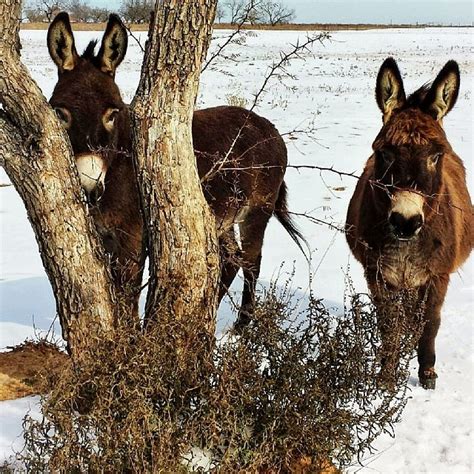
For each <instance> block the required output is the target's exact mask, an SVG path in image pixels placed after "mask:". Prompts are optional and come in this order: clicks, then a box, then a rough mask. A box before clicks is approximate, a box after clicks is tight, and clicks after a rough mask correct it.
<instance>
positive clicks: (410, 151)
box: [346, 58, 474, 388]
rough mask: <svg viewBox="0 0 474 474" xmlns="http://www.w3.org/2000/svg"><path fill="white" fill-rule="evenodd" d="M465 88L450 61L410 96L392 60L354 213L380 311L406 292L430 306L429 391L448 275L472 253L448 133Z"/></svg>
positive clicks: (424, 338) (355, 248) (360, 252)
mask: <svg viewBox="0 0 474 474" xmlns="http://www.w3.org/2000/svg"><path fill="white" fill-rule="evenodd" d="M459 85H460V76H459V68H458V65H457V63H456V62H454V61H449V62H448V63H447V64H446V65H445V66H444V68H443V69H442V70H441V72H440V73H439V75H438V76H437V78H436V79H435V81H434V82H433V84H432V85H431V86H430V87H428V86H423V87H422V88H420V89H419V90H418V91H416V92H415V93H414V94H412V95H411V96H409V97H408V98H406V97H405V92H404V88H403V82H402V79H401V75H400V72H399V69H398V66H397V64H396V63H395V61H394V60H393V59H392V58H388V59H387V60H386V61H385V62H384V63H383V65H382V67H381V69H380V71H379V74H378V78H377V86H376V98H377V103H378V105H379V107H380V109H381V111H382V113H383V127H382V129H381V131H380V132H379V134H378V136H377V138H376V139H375V141H374V143H373V150H374V153H373V154H372V156H371V157H370V158H369V160H368V161H367V164H366V166H365V169H364V172H363V174H362V176H361V178H360V180H359V182H358V184H357V187H356V190H355V192H354V195H353V196H352V199H351V202H350V205H349V210H348V214H347V225H346V226H347V240H348V243H349V246H350V248H351V250H352V252H353V253H354V255H355V257H356V258H357V259H358V260H359V261H360V262H361V263H362V265H363V266H364V269H365V274H366V278H367V281H368V285H369V288H370V290H371V292H372V294H373V296H374V300H375V303H376V304H377V306H378V309H379V313H380V314H384V313H385V312H386V309H387V308H386V307H387V304H388V303H387V302H388V301H389V300H390V296H391V295H394V294H395V293H396V292H399V291H401V290H406V289H409V290H413V291H415V292H416V295H417V296H416V297H417V298H419V300H423V301H424V302H425V303H424V328H423V332H422V334H421V337H420V340H419V343H418V362H419V372H418V375H419V379H420V383H421V384H422V385H423V386H424V387H425V388H435V380H436V377H437V375H436V372H435V369H434V365H435V338H436V335H437V332H438V328H439V325H440V312H441V307H442V304H443V301H444V298H445V295H446V291H447V288H448V283H449V279H450V274H451V273H452V272H454V271H456V269H458V268H459V267H460V265H462V263H463V262H464V261H465V260H466V259H467V257H468V256H469V254H470V252H471V250H472V246H473V229H474V225H473V208H472V204H471V199H470V196H469V192H468V189H467V186H466V176H465V170H464V166H463V164H462V161H461V159H460V158H459V157H458V156H457V155H456V154H455V153H454V151H453V149H452V148H451V145H450V144H449V142H448V140H447V138H446V135H445V132H444V130H443V128H442V119H443V117H444V116H445V115H446V114H447V113H448V112H449V111H450V110H451V109H452V107H453V106H454V104H455V102H456V99H457V95H458V91H459ZM388 313H390V311H388ZM380 314H379V317H384V316H380ZM380 326H381V330H382V339H383V340H384V339H385V340H386V341H387V340H389V339H390V337H391V336H393V335H391V334H385V335H384V333H383V326H384V324H383V322H381V324H380ZM389 344H390V343H389Z"/></svg>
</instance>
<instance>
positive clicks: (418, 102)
mask: <svg viewBox="0 0 474 474" xmlns="http://www.w3.org/2000/svg"><path fill="white" fill-rule="evenodd" d="M430 88H431V82H427V83H426V84H423V85H422V86H421V87H420V88H419V89H418V90H416V91H415V92H413V93H412V94H410V95H409V96H408V98H407V100H406V102H405V105H404V106H403V109H421V108H422V106H423V102H424V101H425V98H426V95H427V94H428V91H429V90H430Z"/></svg>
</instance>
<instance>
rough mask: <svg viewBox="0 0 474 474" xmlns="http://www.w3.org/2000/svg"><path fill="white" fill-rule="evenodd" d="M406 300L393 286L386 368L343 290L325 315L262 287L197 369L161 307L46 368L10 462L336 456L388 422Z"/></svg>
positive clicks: (228, 469)
mask: <svg viewBox="0 0 474 474" xmlns="http://www.w3.org/2000/svg"><path fill="white" fill-rule="evenodd" d="M410 299H411V296H410V295H409V294H400V295H399V297H398V299H395V300H393V301H391V302H390V311H387V312H385V313H386V314H387V315H388V314H389V316H387V318H388V319H389V321H388V322H387V321H385V322H384V325H383V326H384V330H387V327H388V326H389V325H390V324H391V325H392V326H393V327H392V328H391V331H393V333H394V334H396V343H397V348H398V350H397V352H398V353H397V363H395V364H391V369H390V375H389V376H387V374H386V373H385V374H384V373H383V372H387V370H386V369H385V370H381V367H382V360H386V356H387V354H384V347H387V345H386V344H385V343H386V339H384V345H382V344H381V339H380V335H379V327H378V326H379V325H380V324H379V325H378V324H377V321H376V317H375V309H374V307H373V305H372V304H371V302H370V301H369V299H368V297H366V296H364V295H359V294H354V292H353V291H352V290H349V291H348V292H347V296H346V302H345V307H344V310H343V311H339V313H342V314H337V315H334V314H332V313H331V312H330V311H329V310H328V309H327V308H326V307H325V306H324V305H323V303H322V302H321V301H320V300H318V299H316V298H314V296H312V295H310V296H309V300H308V301H300V302H299V303H297V304H296V303H294V301H295V298H294V295H292V294H291V291H290V290H289V286H288V285H286V286H285V287H284V289H283V290H282V289H279V288H278V287H277V285H276V284H273V285H271V286H270V288H269V289H267V290H266V291H264V293H263V294H262V296H261V297H260V298H259V300H258V302H257V305H256V311H255V318H254V321H253V323H252V324H251V325H250V326H249V327H248V328H247V329H246V330H244V331H243V333H242V334H241V335H239V336H237V335H233V334H228V335H226V336H225V337H224V338H222V339H221V340H220V341H219V342H218V343H217V344H216V346H215V350H214V351H212V352H210V353H209V355H208V357H207V358H206V359H205V360H204V361H202V359H200V361H201V362H200V363H199V367H196V366H195V364H194V365H193V363H192V362H191V363H190V364H184V365H183V364H178V363H177V360H178V357H182V353H180V354H177V350H178V349H177V347H176V344H175V343H174V341H175V337H176V336H179V334H180V333H183V334H185V333H186V331H185V329H184V326H183V323H180V322H178V321H172V320H171V319H170V318H166V319H167V322H162V323H161V324H157V325H156V327H155V328H154V330H152V331H148V332H147V333H141V332H139V331H138V330H137V331H136V332H135V333H131V330H130V329H125V328H123V329H121V330H118V331H117V333H116V334H115V335H114V338H113V340H112V339H108V340H105V339H101V340H91V341H90V351H89V352H88V354H87V356H85V358H84V360H82V361H81V363H80V364H79V365H76V366H73V365H69V366H68V367H67V368H66V369H65V371H64V372H63V373H62V374H61V375H60V376H53V377H52V379H51V380H50V393H49V394H48V395H47V396H45V397H44V398H43V400H42V412H43V413H42V414H43V417H42V419H41V420H35V419H33V418H26V419H25V422H24V436H25V449H24V451H23V452H22V453H21V454H20V455H19V460H20V461H21V463H22V464H23V465H24V467H25V469H26V470H28V471H29V472H47V471H54V472H55V471H60V472H131V473H135V472H136V473H143V472H187V471H189V470H193V469H194V470H195V471H196V470H199V468H197V467H190V465H191V464H192V463H191V464H190V463H189V462H188V464H187V465H186V462H185V459H188V458H189V456H191V454H192V453H193V452H196V448H200V449H203V450H204V452H205V453H206V454H207V456H208V457H209V458H210V459H209V464H210V467H209V468H208V470H212V471H213V472H225V473H232V472H243V471H245V472H267V473H269V472H295V471H297V468H296V467H295V466H300V467H301V466H303V465H304V466H305V467H304V468H300V471H299V472H318V471H319V467H318V464H319V463H320V464H321V465H326V466H327V464H328V460H331V461H332V462H333V463H334V464H336V465H338V466H339V467H340V468H344V467H347V466H348V465H350V464H353V463H355V462H357V461H360V460H362V459H363V456H364V455H365V454H367V453H368V452H370V451H371V449H372V444H373V441H374V439H375V438H376V437H377V436H378V435H379V434H381V433H382V432H389V433H391V432H392V430H393V424H394V423H395V422H396V421H397V420H398V418H399V416H400V414H401V411H402V410H403V407H404V405H405V403H406V390H407V379H408V365H409V361H410V359H411V357H412V355H413V350H414V347H415V345H416V341H417V339H418V337H419V334H420V330H421V326H422V324H421V322H420V321H421V320H420V315H421V314H422V308H421V307H414V305H417V306H419V304H418V303H417V300H416V298H412V301H411V300H410ZM407 301H408V302H410V301H411V303H412V305H411V306H412V307H411V309H410V310H409V311H406V308H407V307H409V306H410V305H407ZM301 308H303V309H301ZM336 313H338V312H336ZM385 313H384V314H385ZM385 316H386V315H385ZM181 350H182V349H181ZM194 350H195V349H192V351H193V352H190V353H189V361H194V360H197V359H196V357H195V354H194ZM381 375H383V376H381ZM84 400H85V401H84ZM84 407H86V408H84Z"/></svg>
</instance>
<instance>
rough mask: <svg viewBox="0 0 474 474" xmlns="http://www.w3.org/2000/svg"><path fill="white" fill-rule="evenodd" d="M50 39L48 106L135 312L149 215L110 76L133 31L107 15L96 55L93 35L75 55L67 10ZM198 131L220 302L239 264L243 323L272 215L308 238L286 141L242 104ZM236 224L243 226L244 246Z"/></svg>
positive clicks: (199, 116)
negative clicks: (290, 192)
mask: <svg viewBox="0 0 474 474" xmlns="http://www.w3.org/2000/svg"><path fill="white" fill-rule="evenodd" d="M47 43H48V49H49V53H50V56H51V58H52V59H53V61H54V63H55V64H56V66H57V67H58V76H59V79H58V82H57V84H56V86H55V88H54V91H53V95H52V97H51V99H50V104H51V106H52V107H53V108H54V110H55V111H56V113H57V115H58V117H59V119H60V121H61V123H62V124H63V126H64V128H65V129H66V130H67V133H68V135H69V138H70V141H71V145H72V149H73V152H74V156H75V161H76V165H77V169H78V172H79V177H80V181H81V184H82V187H83V188H84V190H85V193H86V196H87V199H88V202H89V204H90V209H91V213H92V215H93V218H94V220H95V224H96V227H97V230H98V232H99V234H100V236H101V238H102V240H103V245H104V247H105V249H106V251H107V252H108V254H109V255H110V256H111V259H112V272H113V277H114V280H115V283H116V285H117V287H118V288H119V289H121V290H122V291H124V292H125V293H126V294H127V296H128V297H130V298H131V299H132V300H133V301H134V303H133V304H134V312H135V313H136V312H137V308H138V306H137V301H138V294H139V289H140V282H141V278H142V269H143V255H144V252H143V251H142V248H143V245H144V235H143V221H142V217H141V214H140V199H139V193H138V188H137V183H136V179H135V170H134V164H133V161H132V157H131V149H132V143H131V129H130V116H129V109H128V107H127V105H126V104H124V102H123V101H122V98H121V95H120V91H119V89H118V87H117V85H116V83H115V80H114V77H115V72H116V69H117V67H118V66H119V65H120V63H121V62H122V60H123V58H124V56H125V53H126V51H127V31H126V29H125V27H124V25H123V24H122V22H121V21H120V19H119V17H118V16H116V15H110V17H109V20H108V23H107V27H106V30H105V33H104V35H103V38H102V42H101V46H100V49H99V52H98V54H95V52H94V50H95V47H96V44H97V42H96V41H92V42H90V43H89V45H88V46H87V48H86V49H85V51H84V53H83V54H82V55H81V56H79V55H78V53H77V51H76V48H75V42H74V35H73V32H72V29H71V25H70V21H69V16H68V14H67V13H64V12H63V13H60V14H58V15H57V16H56V18H55V19H54V21H53V22H52V23H51V26H50V27H49V30H48V38H47ZM192 135H193V141H194V148H195V154H196V159H197V166H198V171H199V176H200V177H201V180H202V187H203V191H204V195H205V198H206V200H207V202H208V204H209V205H210V207H211V209H212V211H213V213H214V215H215V217H216V223H217V230H218V236H219V248H220V258H221V281H220V291H219V302H220V301H221V299H222V298H223V296H224V295H225V293H226V292H227V289H228V288H229V286H230V285H231V283H232V281H233V280H234V278H235V276H236V274H237V272H238V270H239V268H240V267H242V268H243V273H244V291H243V296H242V304H241V309H240V312H239V316H238V320H237V323H236V327H237V328H241V327H243V326H244V325H246V324H247V323H248V322H249V321H250V317H251V314H252V307H253V304H254V297H255V285H256V281H257V278H258V275H259V271H260V262H261V256H262V245H263V237H264V233H265V228H266V226H267V223H268V221H269V219H270V217H271V216H272V215H274V216H276V217H277V219H278V220H279V221H280V223H281V224H282V225H283V227H284V228H285V229H286V231H287V232H288V233H289V235H290V236H291V237H292V238H293V240H294V241H295V242H296V243H297V244H298V246H299V247H300V248H301V241H302V240H304V239H303V237H302V235H301V234H300V232H299V231H298V230H297V228H296V227H295V225H294V224H293V222H292V220H291V218H290V215H289V212H288V208H287V189H286V185H285V182H284V181H283V177H284V174H285V170H286V165H287V150H286V146H285V143H284V141H283V139H282V137H281V136H280V134H279V133H278V131H277V130H276V128H275V127H274V126H273V124H271V123H270V122H269V121H268V120H266V119H264V118H262V117H260V116H258V115H257V114H255V113H253V112H250V111H248V110H245V109H242V108H239V107H226V106H222V107H215V108H210V109H204V110H197V111H195V113H194V118H193V123H192ZM234 223H237V224H238V225H239V229H240V241H241V248H240V249H239V248H238V244H237V242H236V236H235V234H234ZM236 252H237V253H238V254H239V255H238V258H236V257H235V255H236Z"/></svg>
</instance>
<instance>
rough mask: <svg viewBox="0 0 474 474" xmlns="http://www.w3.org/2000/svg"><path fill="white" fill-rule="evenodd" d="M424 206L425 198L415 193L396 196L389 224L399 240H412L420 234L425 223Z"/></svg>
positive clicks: (397, 194)
mask: <svg viewBox="0 0 474 474" xmlns="http://www.w3.org/2000/svg"><path fill="white" fill-rule="evenodd" d="M423 205H424V197H423V196H422V195H421V194H419V193H417V192H415V191H408V190H403V191H399V192H397V193H396V194H394V196H393V197H392V206H391V209H390V212H389V216H388V223H389V225H390V229H391V231H392V233H393V235H394V236H395V237H396V238H397V239H399V240H410V239H412V238H413V237H415V236H416V235H417V234H418V233H419V232H420V230H421V228H422V226H423V223H424V213H423Z"/></svg>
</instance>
